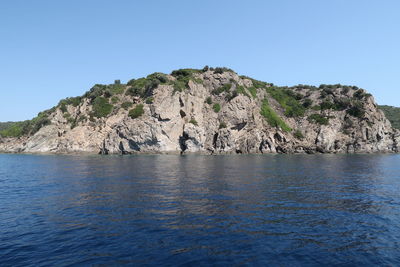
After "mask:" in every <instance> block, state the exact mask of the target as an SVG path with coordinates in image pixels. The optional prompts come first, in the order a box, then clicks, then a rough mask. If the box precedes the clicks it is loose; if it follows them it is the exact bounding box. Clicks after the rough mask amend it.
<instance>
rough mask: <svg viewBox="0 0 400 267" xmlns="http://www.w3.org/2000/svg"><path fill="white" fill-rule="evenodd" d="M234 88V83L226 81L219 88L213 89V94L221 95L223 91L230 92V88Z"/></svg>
mask: <svg viewBox="0 0 400 267" xmlns="http://www.w3.org/2000/svg"><path fill="white" fill-rule="evenodd" d="M231 88H232V84H231V83H226V84H224V85H222V86H220V87H218V88H217V89H214V90H212V92H211V93H212V94H213V95H220V94H222V93H223V92H229V90H230V89H231Z"/></svg>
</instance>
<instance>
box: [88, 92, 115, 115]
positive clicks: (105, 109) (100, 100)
mask: <svg viewBox="0 0 400 267" xmlns="http://www.w3.org/2000/svg"><path fill="white" fill-rule="evenodd" d="M92 108H93V116H94V117H97V118H102V117H106V116H107V115H109V114H110V113H111V111H112V110H113V105H111V104H109V103H108V99H107V98H104V97H102V96H99V97H96V99H95V100H94V101H93V106H92Z"/></svg>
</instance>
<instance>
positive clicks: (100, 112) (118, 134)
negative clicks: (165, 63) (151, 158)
mask: <svg viewBox="0 0 400 267" xmlns="http://www.w3.org/2000/svg"><path fill="white" fill-rule="evenodd" d="M185 71H186V72H185ZM155 77H156V78H155ZM96 88H100V89H96V90H97V91H96V90H94V89H92V90H91V91H90V92H88V93H86V94H85V95H84V96H82V97H80V98H79V99H78V100H79V101H77V103H74V104H70V103H68V102H67V103H66V104H64V105H60V104H59V105H58V106H57V107H55V108H53V109H52V110H51V111H48V120H49V122H50V123H48V124H47V125H43V126H42V127H41V128H40V129H39V130H38V131H37V132H35V133H32V134H27V135H24V136H20V137H18V138H16V137H3V138H1V139H0V151H3V152H26V153H74V152H79V153H81V152H88V153H102V154H130V153H208V154H221V153H228V154H229V153H373V152H398V146H399V143H400V133H399V131H398V130H395V129H393V128H392V127H391V124H390V122H389V121H388V120H387V119H386V118H385V115H384V114H383V112H382V111H381V110H379V109H378V107H377V105H376V103H375V102H374V99H373V97H372V96H371V95H369V94H367V93H366V92H365V91H364V90H362V89H358V88H356V87H350V86H342V85H331V86H328V85H326V86H325V85H321V86H320V87H318V88H317V87H313V86H303V85H299V86H296V87H290V88H288V87H275V86H273V85H272V84H268V83H264V82H259V81H256V80H253V79H251V78H248V77H244V76H239V75H237V74H236V73H235V72H233V71H231V70H229V69H204V70H191V69H189V70H183V71H182V70H181V72H175V73H174V72H173V73H172V74H171V75H165V74H156V75H155V74H153V75H149V76H148V77H147V78H143V79H142V80H141V79H138V80H135V81H130V82H129V83H128V84H127V85H121V84H117V85H109V86H103V87H96ZM100 100H102V101H103V102H104V103H106V104H104V103H103V102H101V101H100ZM60 103H61V102H60ZM98 103H103V106H99V104H98ZM135 112H136V115H134V114H135Z"/></svg>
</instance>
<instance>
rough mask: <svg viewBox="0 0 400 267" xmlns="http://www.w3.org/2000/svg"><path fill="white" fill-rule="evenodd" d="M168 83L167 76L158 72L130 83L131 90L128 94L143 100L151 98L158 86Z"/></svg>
mask: <svg viewBox="0 0 400 267" xmlns="http://www.w3.org/2000/svg"><path fill="white" fill-rule="evenodd" d="M167 82H168V79H167V76H166V75H165V74H163V73H158V72H156V73H153V74H150V75H148V76H147V77H146V78H140V79H137V80H135V79H132V80H130V81H129V82H128V85H129V86H130V88H129V89H128V90H127V91H126V94H127V95H133V96H139V97H142V98H145V97H149V96H152V95H153V90H154V89H155V88H156V87H157V86H159V85H160V84H165V83H167Z"/></svg>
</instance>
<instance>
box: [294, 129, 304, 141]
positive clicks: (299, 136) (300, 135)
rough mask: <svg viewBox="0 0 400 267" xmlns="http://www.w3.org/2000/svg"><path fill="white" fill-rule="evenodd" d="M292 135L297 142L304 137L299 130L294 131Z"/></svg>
mask: <svg viewBox="0 0 400 267" xmlns="http://www.w3.org/2000/svg"><path fill="white" fill-rule="evenodd" d="M293 135H294V137H296V138H297V139H299V140H301V139H303V138H304V135H303V133H302V132H301V131H300V130H296V131H295V132H294V134H293Z"/></svg>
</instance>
